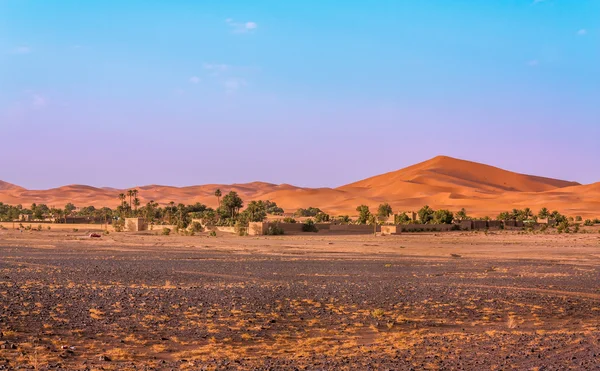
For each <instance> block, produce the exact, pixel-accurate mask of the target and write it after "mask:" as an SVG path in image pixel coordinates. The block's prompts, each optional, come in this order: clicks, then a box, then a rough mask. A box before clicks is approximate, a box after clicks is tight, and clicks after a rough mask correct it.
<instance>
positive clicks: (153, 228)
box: [147, 224, 177, 232]
mask: <svg viewBox="0 0 600 371" xmlns="http://www.w3.org/2000/svg"><path fill="white" fill-rule="evenodd" d="M163 228H169V229H170V230H171V232H174V231H175V229H176V228H177V226H175V225H174V224H164V225H161V224H150V225H148V226H147V229H148V230H149V231H159V232H161V231H162V230H163Z"/></svg>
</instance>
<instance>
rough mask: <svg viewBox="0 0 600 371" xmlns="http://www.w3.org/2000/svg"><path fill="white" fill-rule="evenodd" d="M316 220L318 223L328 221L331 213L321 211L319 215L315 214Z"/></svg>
mask: <svg viewBox="0 0 600 371" xmlns="http://www.w3.org/2000/svg"><path fill="white" fill-rule="evenodd" d="M315 221H316V222H317V223H322V222H328V221H329V214H325V213H323V212H320V213H318V214H317V215H315Z"/></svg>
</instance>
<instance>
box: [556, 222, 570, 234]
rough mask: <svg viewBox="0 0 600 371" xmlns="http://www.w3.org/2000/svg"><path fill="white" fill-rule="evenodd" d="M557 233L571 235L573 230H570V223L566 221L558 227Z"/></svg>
mask: <svg viewBox="0 0 600 371" xmlns="http://www.w3.org/2000/svg"><path fill="white" fill-rule="evenodd" d="M556 231H557V232H558V233H563V232H564V233H571V229H569V221H567V220H565V221H564V222H561V223H560V224H559V225H558V226H557V227H556Z"/></svg>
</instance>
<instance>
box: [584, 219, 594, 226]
mask: <svg viewBox="0 0 600 371" xmlns="http://www.w3.org/2000/svg"><path fill="white" fill-rule="evenodd" d="M583 225H585V226H586V227H591V226H593V225H594V222H592V221H591V219H586V220H585V222H583Z"/></svg>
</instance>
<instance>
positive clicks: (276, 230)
mask: <svg viewBox="0 0 600 371" xmlns="http://www.w3.org/2000/svg"><path fill="white" fill-rule="evenodd" d="M282 234H283V228H281V226H280V225H279V223H275V224H271V225H269V228H267V230H266V231H265V235H267V236H279V235H282Z"/></svg>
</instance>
